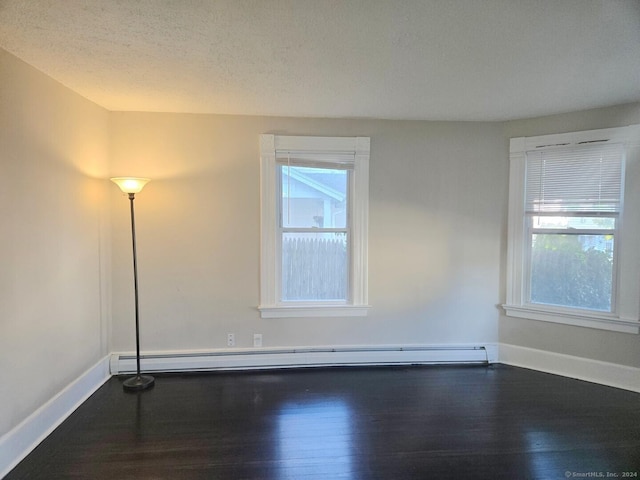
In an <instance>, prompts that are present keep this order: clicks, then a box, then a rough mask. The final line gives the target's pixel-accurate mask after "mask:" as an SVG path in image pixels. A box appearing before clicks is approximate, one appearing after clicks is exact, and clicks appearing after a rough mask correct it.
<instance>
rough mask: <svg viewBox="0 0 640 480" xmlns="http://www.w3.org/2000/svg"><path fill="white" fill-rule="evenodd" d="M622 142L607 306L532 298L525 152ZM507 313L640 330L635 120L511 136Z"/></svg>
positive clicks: (639, 145)
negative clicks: (619, 196)
mask: <svg viewBox="0 0 640 480" xmlns="http://www.w3.org/2000/svg"><path fill="white" fill-rule="evenodd" d="M605 143H606V144H614V143H619V144H622V145H623V147H624V151H625V153H624V159H623V162H624V164H623V169H624V172H625V175H624V181H625V184H624V187H623V198H622V206H621V212H620V215H619V218H618V221H617V222H616V234H615V235H616V237H615V242H616V244H615V249H616V251H615V256H616V261H614V272H613V275H614V278H613V292H612V299H611V300H612V309H613V311H612V312H598V311H593V310H582V309H577V308H570V307H556V306H551V305H542V304H533V303H530V302H529V299H528V293H529V292H528V288H527V284H528V279H529V272H530V270H529V267H530V265H529V263H530V262H529V253H530V252H529V248H528V244H529V242H528V238H527V235H529V234H530V231H529V228H528V225H527V221H528V218H529V217H528V216H527V215H526V213H525V174H526V155H527V152H530V151H536V150H540V149H545V148H564V147H566V148H575V147H577V146H580V145H588V144H594V145H597V144H605ZM509 157H510V174H509V219H508V221H509V226H508V244H507V298H506V303H505V304H504V305H503V308H504V309H505V312H506V314H507V316H510V317H518V318H525V319H531V320H540V321H546V322H553V323H561V324H567V325H575V326H582V327H591V328H597V329H603V330H611V331H616V332H624V333H635V334H638V333H640V216H639V215H638V214H637V212H638V211H639V210H640V125H632V126H628V127H620V128H610V129H602V130H589V131H583V132H572V133H562V134H554V135H542V136H537V137H518V138H512V139H511V142H510V149H509Z"/></svg>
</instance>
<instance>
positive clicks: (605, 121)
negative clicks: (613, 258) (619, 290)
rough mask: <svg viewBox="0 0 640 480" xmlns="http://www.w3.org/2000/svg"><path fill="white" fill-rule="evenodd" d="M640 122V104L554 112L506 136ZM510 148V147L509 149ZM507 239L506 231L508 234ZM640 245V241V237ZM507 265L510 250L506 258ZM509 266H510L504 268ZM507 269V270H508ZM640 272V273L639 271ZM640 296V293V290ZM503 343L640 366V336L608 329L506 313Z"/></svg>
mask: <svg viewBox="0 0 640 480" xmlns="http://www.w3.org/2000/svg"><path fill="white" fill-rule="evenodd" d="M639 123H640V103H634V104H628V105H621V106H617V107H610V108H600V109H595V110H586V111H583V112H575V113H568V114H563V115H553V116H549V117H541V118H534V119H527V120H518V121H512V122H508V123H506V124H505V129H504V131H505V138H506V139H507V140H508V139H509V138H510V137H523V136H536V135H545V134H550V133H564V132H575V131H581V130H595V129H599V128H613V127H623V126H626V125H634V124H639ZM505 151H507V150H505ZM504 235H505V238H506V231H505V233H504ZM636 243H638V245H639V246H640V242H638V240H637V239H636ZM502 264H503V265H504V266H506V252H504V255H503V258H502ZM504 268H506V267H504ZM504 268H503V270H504ZM638 274H639V275H640V272H639V273H638ZM638 295H639V296H640V292H638ZM500 342H501V343H505V344H510V345H518V346H522V347H527V348H534V349H538V350H545V351H548V352H555V353H561V354H565V355H572V356H576V357H583V358H587V359H593V360H599V361H603V362H611V363H615V364H620V365H627V366H631V367H640V335H635V334H625V333H616V332H608V331H605V330H597V329H592V328H585V327H574V326H570V325H560V324H553V323H547V322H540V321H534V320H526V319H520V318H514V317H507V316H504V315H502V316H501V317H500Z"/></svg>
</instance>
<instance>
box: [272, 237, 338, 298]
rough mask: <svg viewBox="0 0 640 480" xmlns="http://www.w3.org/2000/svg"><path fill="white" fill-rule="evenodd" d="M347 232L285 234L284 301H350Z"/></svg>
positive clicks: (283, 241)
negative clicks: (348, 293)
mask: <svg viewBox="0 0 640 480" xmlns="http://www.w3.org/2000/svg"><path fill="white" fill-rule="evenodd" d="M347 251H348V249H347V235H346V234H345V233H284V234H283V236H282V301H305V300H307V301H310V300H324V301H329V300H344V301H346V300H347V292H348V291H349V289H348V282H349V280H348V279H349V275H348V272H349V269H348V265H349V263H348V258H347Z"/></svg>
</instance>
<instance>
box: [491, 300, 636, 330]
mask: <svg viewBox="0 0 640 480" xmlns="http://www.w3.org/2000/svg"><path fill="white" fill-rule="evenodd" d="M502 307H503V308H504V309H505V312H506V313H507V316H509V317H518V318H526V319H530V320H540V321H543V322H551V323H562V324H565V325H574V326H578V327H589V328H597V329H600V330H609V331H612V332H623V333H635V334H638V333H640V322H638V320H637V319H635V320H634V319H622V318H620V317H617V316H615V315H607V314H606V313H602V314H598V313H591V312H579V311H575V310H574V311H569V310H563V309H554V308H553V307H550V308H549V307H546V308H545V307H537V306H532V305H527V306H522V305H503V306H502Z"/></svg>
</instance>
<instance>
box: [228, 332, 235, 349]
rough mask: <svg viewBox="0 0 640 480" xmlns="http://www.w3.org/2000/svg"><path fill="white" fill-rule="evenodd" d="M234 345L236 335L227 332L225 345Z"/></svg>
mask: <svg viewBox="0 0 640 480" xmlns="http://www.w3.org/2000/svg"><path fill="white" fill-rule="evenodd" d="M235 346H236V336H235V334H233V333H227V347H235Z"/></svg>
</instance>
